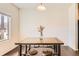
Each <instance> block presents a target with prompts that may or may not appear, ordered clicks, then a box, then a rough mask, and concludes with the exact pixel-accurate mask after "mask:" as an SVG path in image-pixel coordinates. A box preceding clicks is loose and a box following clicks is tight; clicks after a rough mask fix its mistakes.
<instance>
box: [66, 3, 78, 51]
mask: <svg viewBox="0 0 79 59" xmlns="http://www.w3.org/2000/svg"><path fill="white" fill-rule="evenodd" d="M77 20H78V6H77V4H71V6H70V8H69V32H68V37H69V39H68V40H67V42H68V45H69V46H70V47H71V48H73V49H74V50H77V48H78V43H77V40H78V31H77V29H78V23H77Z"/></svg>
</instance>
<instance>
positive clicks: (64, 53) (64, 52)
mask: <svg viewBox="0 0 79 59" xmlns="http://www.w3.org/2000/svg"><path fill="white" fill-rule="evenodd" d="M61 55H62V56H79V52H75V51H74V50H73V49H71V48H70V47H68V46H62V48H61ZM4 56H18V47H17V48H15V49H14V50H12V51H10V52H9V53H7V54H5V55H4Z"/></svg>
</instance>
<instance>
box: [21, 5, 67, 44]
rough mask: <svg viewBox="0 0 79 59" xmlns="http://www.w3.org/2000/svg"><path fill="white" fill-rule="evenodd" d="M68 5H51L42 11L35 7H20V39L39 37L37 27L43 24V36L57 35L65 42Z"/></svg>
mask: <svg viewBox="0 0 79 59" xmlns="http://www.w3.org/2000/svg"><path fill="white" fill-rule="evenodd" d="M68 7H69V6H68ZM68 7H67V6H65V5H64V4H58V5H56V6H55V5H54V6H53V5H52V7H51V8H47V10H46V11H44V12H40V11H37V10H35V9H21V10H20V34H21V36H20V37H21V38H22V39H24V38H26V37H39V35H40V34H39V32H38V31H37V27H38V26H39V25H41V24H42V25H43V26H45V29H44V37H57V38H59V39H60V40H62V41H63V42H64V43H65V44H67V39H68Z"/></svg>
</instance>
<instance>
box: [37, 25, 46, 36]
mask: <svg viewBox="0 0 79 59" xmlns="http://www.w3.org/2000/svg"><path fill="white" fill-rule="evenodd" d="M44 28H45V27H43V26H42V25H40V26H39V28H38V32H40V36H41V37H42V36H43V30H44Z"/></svg>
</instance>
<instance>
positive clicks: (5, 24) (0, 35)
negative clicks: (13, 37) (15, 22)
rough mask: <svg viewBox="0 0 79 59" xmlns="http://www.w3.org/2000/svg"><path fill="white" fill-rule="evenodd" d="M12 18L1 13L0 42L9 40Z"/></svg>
mask: <svg viewBox="0 0 79 59" xmlns="http://www.w3.org/2000/svg"><path fill="white" fill-rule="evenodd" d="M10 20H11V17H10V16H9V15H6V14H4V13H0V41H2V40H7V39H9V32H10V31H9V30H10V26H9V25H10Z"/></svg>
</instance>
